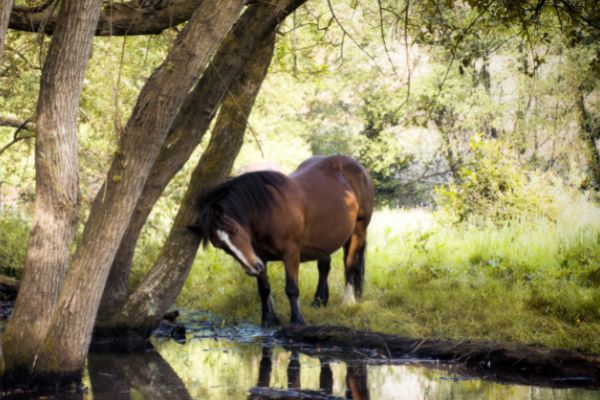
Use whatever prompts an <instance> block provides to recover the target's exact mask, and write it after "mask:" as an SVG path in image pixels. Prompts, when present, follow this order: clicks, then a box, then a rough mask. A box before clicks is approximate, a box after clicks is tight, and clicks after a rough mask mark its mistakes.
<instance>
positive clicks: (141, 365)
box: [88, 345, 192, 400]
mask: <svg viewBox="0 0 600 400" xmlns="http://www.w3.org/2000/svg"><path fill="white" fill-rule="evenodd" d="M88 371H89V375H90V381H91V386H92V393H93V396H94V400H96V399H109V398H110V399H111V400H121V399H123V400H125V399H127V400H129V399H131V398H132V393H133V392H138V393H140V394H141V395H142V396H143V398H146V399H173V400H188V399H191V398H192V397H191V396H190V394H189V393H188V391H187V389H186V387H185V384H184V383H183V381H182V380H181V378H180V377H179V376H178V375H177V374H176V373H175V371H173V369H172V368H171V366H170V365H169V364H168V363H167V362H166V361H165V360H164V359H163V358H162V356H161V355H160V353H159V352H158V351H156V349H155V348H154V346H152V345H149V346H148V347H147V348H145V349H143V350H138V351H132V352H121V351H118V352H116V351H110V352H102V351H93V352H90V354H89V356H88Z"/></svg>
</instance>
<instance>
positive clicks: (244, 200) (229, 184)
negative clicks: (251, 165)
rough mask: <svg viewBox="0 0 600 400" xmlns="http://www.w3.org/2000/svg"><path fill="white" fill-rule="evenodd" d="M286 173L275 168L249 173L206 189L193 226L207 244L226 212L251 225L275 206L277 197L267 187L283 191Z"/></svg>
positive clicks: (221, 225)
mask: <svg viewBox="0 0 600 400" xmlns="http://www.w3.org/2000/svg"><path fill="white" fill-rule="evenodd" d="M285 182H286V176H285V175H283V174H282V173H280V172H275V171H257V172H249V173H246V174H243V175H240V176H237V177H235V178H231V179H229V180H227V181H225V182H223V183H221V184H219V185H217V186H215V187H213V188H212V189H209V190H208V191H206V192H204V193H203V194H202V195H201V196H200V198H199V200H198V211H199V212H198V216H197V218H196V222H195V224H194V226H193V227H191V228H192V229H193V230H194V231H195V232H196V233H197V234H198V235H199V236H200V240H201V242H202V244H203V245H204V246H206V245H207V244H208V241H209V240H210V236H211V234H212V232H213V231H214V230H215V229H218V228H220V227H223V214H227V215H228V216H229V217H230V218H232V219H234V220H235V221H236V222H238V223H239V224H240V225H248V222H249V220H250V219H251V217H253V216H257V215H259V214H262V213H264V212H266V211H268V210H269V209H270V208H272V207H273V205H274V203H275V199H274V198H273V194H272V192H271V191H269V189H268V188H267V186H272V187H274V188H275V189H277V190H279V189H280V188H281V187H283V186H284V185H285Z"/></svg>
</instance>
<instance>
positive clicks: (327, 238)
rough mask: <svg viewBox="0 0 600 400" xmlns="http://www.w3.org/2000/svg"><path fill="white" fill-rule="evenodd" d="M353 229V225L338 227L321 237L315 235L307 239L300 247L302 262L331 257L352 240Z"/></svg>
mask: <svg viewBox="0 0 600 400" xmlns="http://www.w3.org/2000/svg"><path fill="white" fill-rule="evenodd" d="M344 225H345V224H344ZM344 228H345V229H344ZM352 228H353V227H352V226H351V225H348V226H339V225H338V227H337V229H335V230H331V231H328V232H323V233H322V234H321V235H315V236H314V237H311V238H305V240H304V241H303V242H302V243H301V245H300V259H301V260H302V261H311V260H319V259H321V258H324V257H327V256H329V255H331V254H332V253H333V252H335V251H337V250H338V249H339V248H341V247H342V246H343V245H344V244H345V243H346V242H347V241H348V239H350V237H351V235H352Z"/></svg>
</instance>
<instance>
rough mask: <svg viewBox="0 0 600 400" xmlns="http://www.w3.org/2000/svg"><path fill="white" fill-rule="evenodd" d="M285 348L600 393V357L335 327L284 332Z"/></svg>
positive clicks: (282, 339)
mask: <svg viewBox="0 0 600 400" xmlns="http://www.w3.org/2000/svg"><path fill="white" fill-rule="evenodd" d="M275 335H276V337H277V338H279V340H281V341H282V343H283V345H284V346H287V347H290V348H295V349H298V350H300V351H302V352H304V353H306V354H309V355H313V356H318V357H328V358H331V359H336V360H341V361H346V362H351V361H354V360H356V359H359V358H360V359H363V360H364V361H366V362H367V363H372V364H377V363H390V362H394V360H406V359H414V360H423V361H425V360H439V361H442V362H447V363H451V364H453V365H455V366H456V367H458V369H459V370H461V369H462V373H463V374H465V375H471V376H477V377H480V378H483V379H492V380H497V381H500V382H506V383H518V384H527V385H537V386H548V387H585V388H590V389H600V357H598V356H591V355H585V354H581V353H578V352H573V351H567V350H555V349H548V348H544V347H538V346H529V345H521V344H515V343H497V342H489V341H476V340H466V341H458V340H434V339H412V338H405V337H399V336H394V335H386V334H380V333H375V332H365V331H357V330H354V329H350V328H345V327H336V326H305V327H292V326H289V327H284V328H282V329H280V330H279V331H277V332H276V334H275Z"/></svg>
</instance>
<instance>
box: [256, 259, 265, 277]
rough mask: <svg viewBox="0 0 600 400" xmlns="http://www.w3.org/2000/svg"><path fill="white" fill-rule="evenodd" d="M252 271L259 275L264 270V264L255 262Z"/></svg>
mask: <svg viewBox="0 0 600 400" xmlns="http://www.w3.org/2000/svg"><path fill="white" fill-rule="evenodd" d="M254 269H255V270H256V272H258V274H257V275H260V274H262V273H263V271H264V270H265V264H263V263H261V262H257V263H256V264H254Z"/></svg>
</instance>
